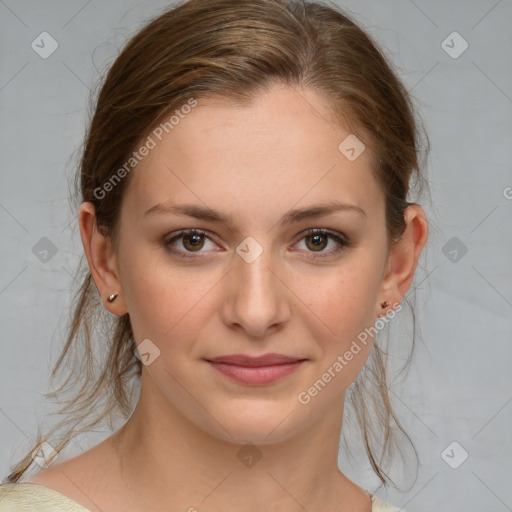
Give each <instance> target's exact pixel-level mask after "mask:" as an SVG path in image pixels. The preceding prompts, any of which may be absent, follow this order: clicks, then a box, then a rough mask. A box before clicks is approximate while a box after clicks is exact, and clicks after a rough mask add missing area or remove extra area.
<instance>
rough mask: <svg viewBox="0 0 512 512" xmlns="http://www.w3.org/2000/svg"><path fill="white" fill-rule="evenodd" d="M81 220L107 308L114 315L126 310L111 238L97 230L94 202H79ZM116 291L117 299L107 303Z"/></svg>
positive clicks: (86, 245)
mask: <svg viewBox="0 0 512 512" xmlns="http://www.w3.org/2000/svg"><path fill="white" fill-rule="evenodd" d="M78 221H79V225H80V237H81V239H82V244H83V246H84V251H85V255H86V257H87V262H88V263H89V268H90V269H91V274H92V277H93V279H94V282H95V283H96V286H97V288H98V291H99V294H100V296H101V302H102V303H103V306H104V307H105V309H107V310H108V311H110V312H111V313H113V314H114V315H123V314H124V313H126V304H125V302H124V295H123V290H122V287H121V281H120V279H119V274H118V271H117V258H116V254H115V251H114V249H113V247H112V244H111V241H110V239H109V238H107V237H105V236H104V235H103V234H102V233H100V231H99V230H98V226H97V224H96V213H95V208H94V205H93V204H92V203H90V202H83V203H82V204H81V205H80V209H79V214H78ZM113 293H117V294H118V296H117V298H116V300H115V301H114V302H112V303H110V302H107V298H108V297H109V296H110V295H112V294H113Z"/></svg>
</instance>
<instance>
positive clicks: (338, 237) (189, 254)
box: [164, 228, 353, 259]
mask: <svg viewBox="0 0 512 512" xmlns="http://www.w3.org/2000/svg"><path fill="white" fill-rule="evenodd" d="M186 235H201V236H203V237H204V238H205V239H207V240H209V241H210V242H211V243H213V244H215V245H218V244H217V243H216V242H215V241H214V240H213V239H212V238H211V237H210V236H209V235H208V233H207V232H206V231H204V230H200V229H189V230H183V231H182V232H178V233H176V234H174V235H172V236H171V237H167V238H166V239H164V247H165V249H166V250H167V251H168V252H170V253H172V254H175V255H177V256H179V257H182V258H198V257H201V255H202V254H204V253H208V252H210V251H202V250H200V251H197V252H194V251H184V250H181V249H174V248H172V245H171V244H172V243H174V242H177V241H179V240H180V239H183V237H185V236H186ZM313 235H323V236H326V237H327V238H329V239H331V240H333V241H334V242H335V244H336V247H335V248H334V249H330V250H329V251H319V252H316V251H308V250H305V251H304V252H305V253H306V254H308V256H306V257H308V258H310V259H316V258H328V257H330V256H336V255H338V254H339V253H340V252H343V251H344V250H346V249H348V248H350V247H352V246H353V244H352V242H351V241H350V240H349V239H348V238H347V237H345V236H344V235H343V234H342V233H337V232H331V231H329V230H326V229H325V230H322V229H321V228H316V229H314V230H310V231H306V232H305V233H303V234H302V235H301V237H300V238H299V239H298V240H297V242H295V244H294V245H297V244H298V243H300V242H302V241H303V240H304V239H305V238H307V237H308V236H313ZM201 249H202V248H201ZM299 252H300V250H299Z"/></svg>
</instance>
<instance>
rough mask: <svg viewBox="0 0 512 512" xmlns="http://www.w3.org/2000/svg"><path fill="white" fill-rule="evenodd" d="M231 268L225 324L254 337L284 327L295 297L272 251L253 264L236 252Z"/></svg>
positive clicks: (224, 313)
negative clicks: (290, 299)
mask: <svg viewBox="0 0 512 512" xmlns="http://www.w3.org/2000/svg"><path fill="white" fill-rule="evenodd" d="M232 265H233V267H232V268H231V271H230V272H229V273H228V275H227V276H226V278H227V279H228V281H227V283H226V287H225V296H224V304H223V307H222V314H223V321H224V322H225V324H226V325H228V326H229V327H231V328H238V329H242V330H243V331H244V332H245V334H246V335H248V336H251V337H254V338H263V337H265V336H266V335H268V334H269V331H271V330H276V329H278V328H280V327H282V326H283V325H284V324H285V323H286V322H287V321H288V319H289V318H290V305H289V303H288V300H289V297H290V296H291V295H293V294H291V292H290V290H289V289H288V288H287V286H286V282H285V280H284V279H283V276H280V274H283V273H284V272H280V271H279V268H280V267H279V266H278V265H277V264H276V262H275V261H274V260H273V258H272V255H271V251H267V250H263V252H262V253H261V254H259V256H257V257H256V259H254V261H252V262H251V260H250V258H249V259H244V258H243V257H241V256H240V255H239V254H238V253H237V254H235V255H234V258H233V263H232Z"/></svg>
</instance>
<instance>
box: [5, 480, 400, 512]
mask: <svg viewBox="0 0 512 512" xmlns="http://www.w3.org/2000/svg"><path fill="white" fill-rule="evenodd" d="M369 494H370V497H371V500H372V512H405V511H404V510H403V509H399V508H396V507H393V506H392V505H389V504H388V503H385V502H384V501H382V500H381V499H379V498H377V497H376V496H373V495H372V494H371V493H369ZM35 511H36V512H90V511H89V509H87V508H85V507H82V506H81V505H79V504H78V503H76V501H73V500H72V499H71V498H68V497H67V496H64V495H63V494H61V493H60V492H57V491H55V490H53V489H50V488H49V487H45V486H43V485H39V484H32V483H28V482H19V483H14V484H2V485H0V512H35Z"/></svg>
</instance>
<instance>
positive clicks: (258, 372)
mask: <svg viewBox="0 0 512 512" xmlns="http://www.w3.org/2000/svg"><path fill="white" fill-rule="evenodd" d="M303 362H304V361H296V362H294V363H286V364H274V365H270V366H237V365H234V364H227V363H216V362H213V361H208V363H210V365H211V366H213V368H215V369H216V370H218V371H219V372H221V373H223V374H224V375H226V376H228V377H231V378H232V379H234V380H236V381H238V382H242V383H243V384H252V385H262V384H271V383H272V382H275V381H277V380H279V379H282V378H283V377H286V376H287V375H290V374H291V373H293V372H294V371H296V370H298V368H299V367H300V366H301V364H302V363H303Z"/></svg>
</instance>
